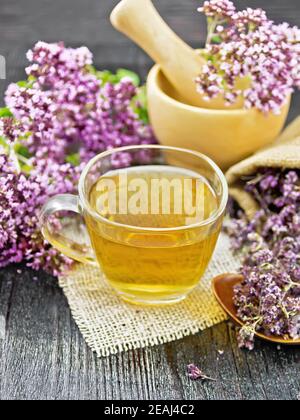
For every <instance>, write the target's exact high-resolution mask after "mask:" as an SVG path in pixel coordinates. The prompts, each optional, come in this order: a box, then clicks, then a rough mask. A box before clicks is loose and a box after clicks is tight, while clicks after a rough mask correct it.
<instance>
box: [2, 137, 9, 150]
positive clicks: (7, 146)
mask: <svg viewBox="0 0 300 420" xmlns="http://www.w3.org/2000/svg"><path fill="white" fill-rule="evenodd" d="M0 146H2V147H3V149H4V150H5V152H9V145H8V144H7V141H6V139H5V138H4V137H0Z"/></svg>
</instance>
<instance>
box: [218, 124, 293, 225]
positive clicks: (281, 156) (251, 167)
mask: <svg viewBox="0 0 300 420" xmlns="http://www.w3.org/2000/svg"><path fill="white" fill-rule="evenodd" d="M265 167H267V168H282V169H300V117H298V118H297V119H296V120H294V121H293V122H292V123H291V124H290V125H289V126H288V127H287V128H286V129H285V131H284V132H283V133H282V134H281V136H280V137H279V138H278V139H277V141H276V142H275V143H274V144H273V145H272V146H269V147H267V148H265V149H263V150H261V151H259V152H258V153H256V154H255V155H254V156H252V157H250V158H248V159H246V160H244V161H242V162H240V163H238V164H237V165H235V166H233V167H232V168H231V169H230V170H229V171H228V172H227V174H226V177H227V181H228V183H229V188H230V193H231V196H232V197H234V198H235V199H236V200H237V202H238V203H239V205H240V206H241V207H242V208H243V209H244V210H245V212H246V214H247V216H248V217H249V218H252V217H253V215H254V214H255V212H256V211H257V210H258V205H257V203H256V201H255V200H254V199H253V197H252V196H251V195H250V194H248V193H247V192H246V191H245V189H244V186H245V180H244V178H245V177H247V176H249V175H254V174H256V173H257V172H258V170H259V169H260V168H265Z"/></svg>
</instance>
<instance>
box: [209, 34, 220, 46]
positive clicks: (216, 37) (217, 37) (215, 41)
mask: <svg viewBox="0 0 300 420" xmlns="http://www.w3.org/2000/svg"><path fill="white" fill-rule="evenodd" d="M211 40H212V42H214V43H215V44H221V42H222V38H221V37H220V36H219V35H214V36H213V37H212V38H211Z"/></svg>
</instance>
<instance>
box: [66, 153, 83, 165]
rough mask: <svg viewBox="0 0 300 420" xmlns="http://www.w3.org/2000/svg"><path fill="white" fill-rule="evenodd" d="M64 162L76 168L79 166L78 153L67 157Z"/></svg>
mask: <svg viewBox="0 0 300 420" xmlns="http://www.w3.org/2000/svg"><path fill="white" fill-rule="evenodd" d="M66 162H67V163H70V164H71V165H73V166H78V165H79V164H80V156H79V153H73V154H72V155H68V156H67V157H66Z"/></svg>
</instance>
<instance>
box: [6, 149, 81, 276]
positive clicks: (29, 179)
mask: <svg viewBox="0 0 300 420" xmlns="http://www.w3.org/2000/svg"><path fill="white" fill-rule="evenodd" d="M32 164H34V165H35V167H34V169H32V171H31V173H30V176H26V174H24V173H22V172H20V168H19V167H18V165H15V164H14V162H13V160H12V159H10V158H9V157H8V156H6V155H5V154H2V155H0V250H1V252H0V267H5V266H6V265H8V264H11V263H20V262H26V264H27V266H28V267H32V268H34V269H40V268H41V267H42V268H43V269H44V270H46V271H49V272H51V273H53V274H54V275H57V274H58V272H59V270H61V269H62V268H66V267H68V266H69V265H70V264H71V261H70V260H69V259H67V258H65V257H63V256H62V255H60V254H59V252H58V251H56V250H55V249H54V248H52V247H51V246H50V245H49V244H48V243H46V242H45V241H44V239H43V237H42V234H41V232H40V229H39V224H38V210H39V209H40V208H41V206H43V204H45V202H46V200H47V199H48V197H50V196H53V195H55V194H60V193H73V192H75V191H74V190H75V185H76V181H77V180H78V175H79V171H80V167H77V168H74V167H72V166H71V165H70V164H64V165H60V164H57V163H54V162H50V161H49V164H47V163H46V161H40V162H39V161H36V162H32Z"/></svg>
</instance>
